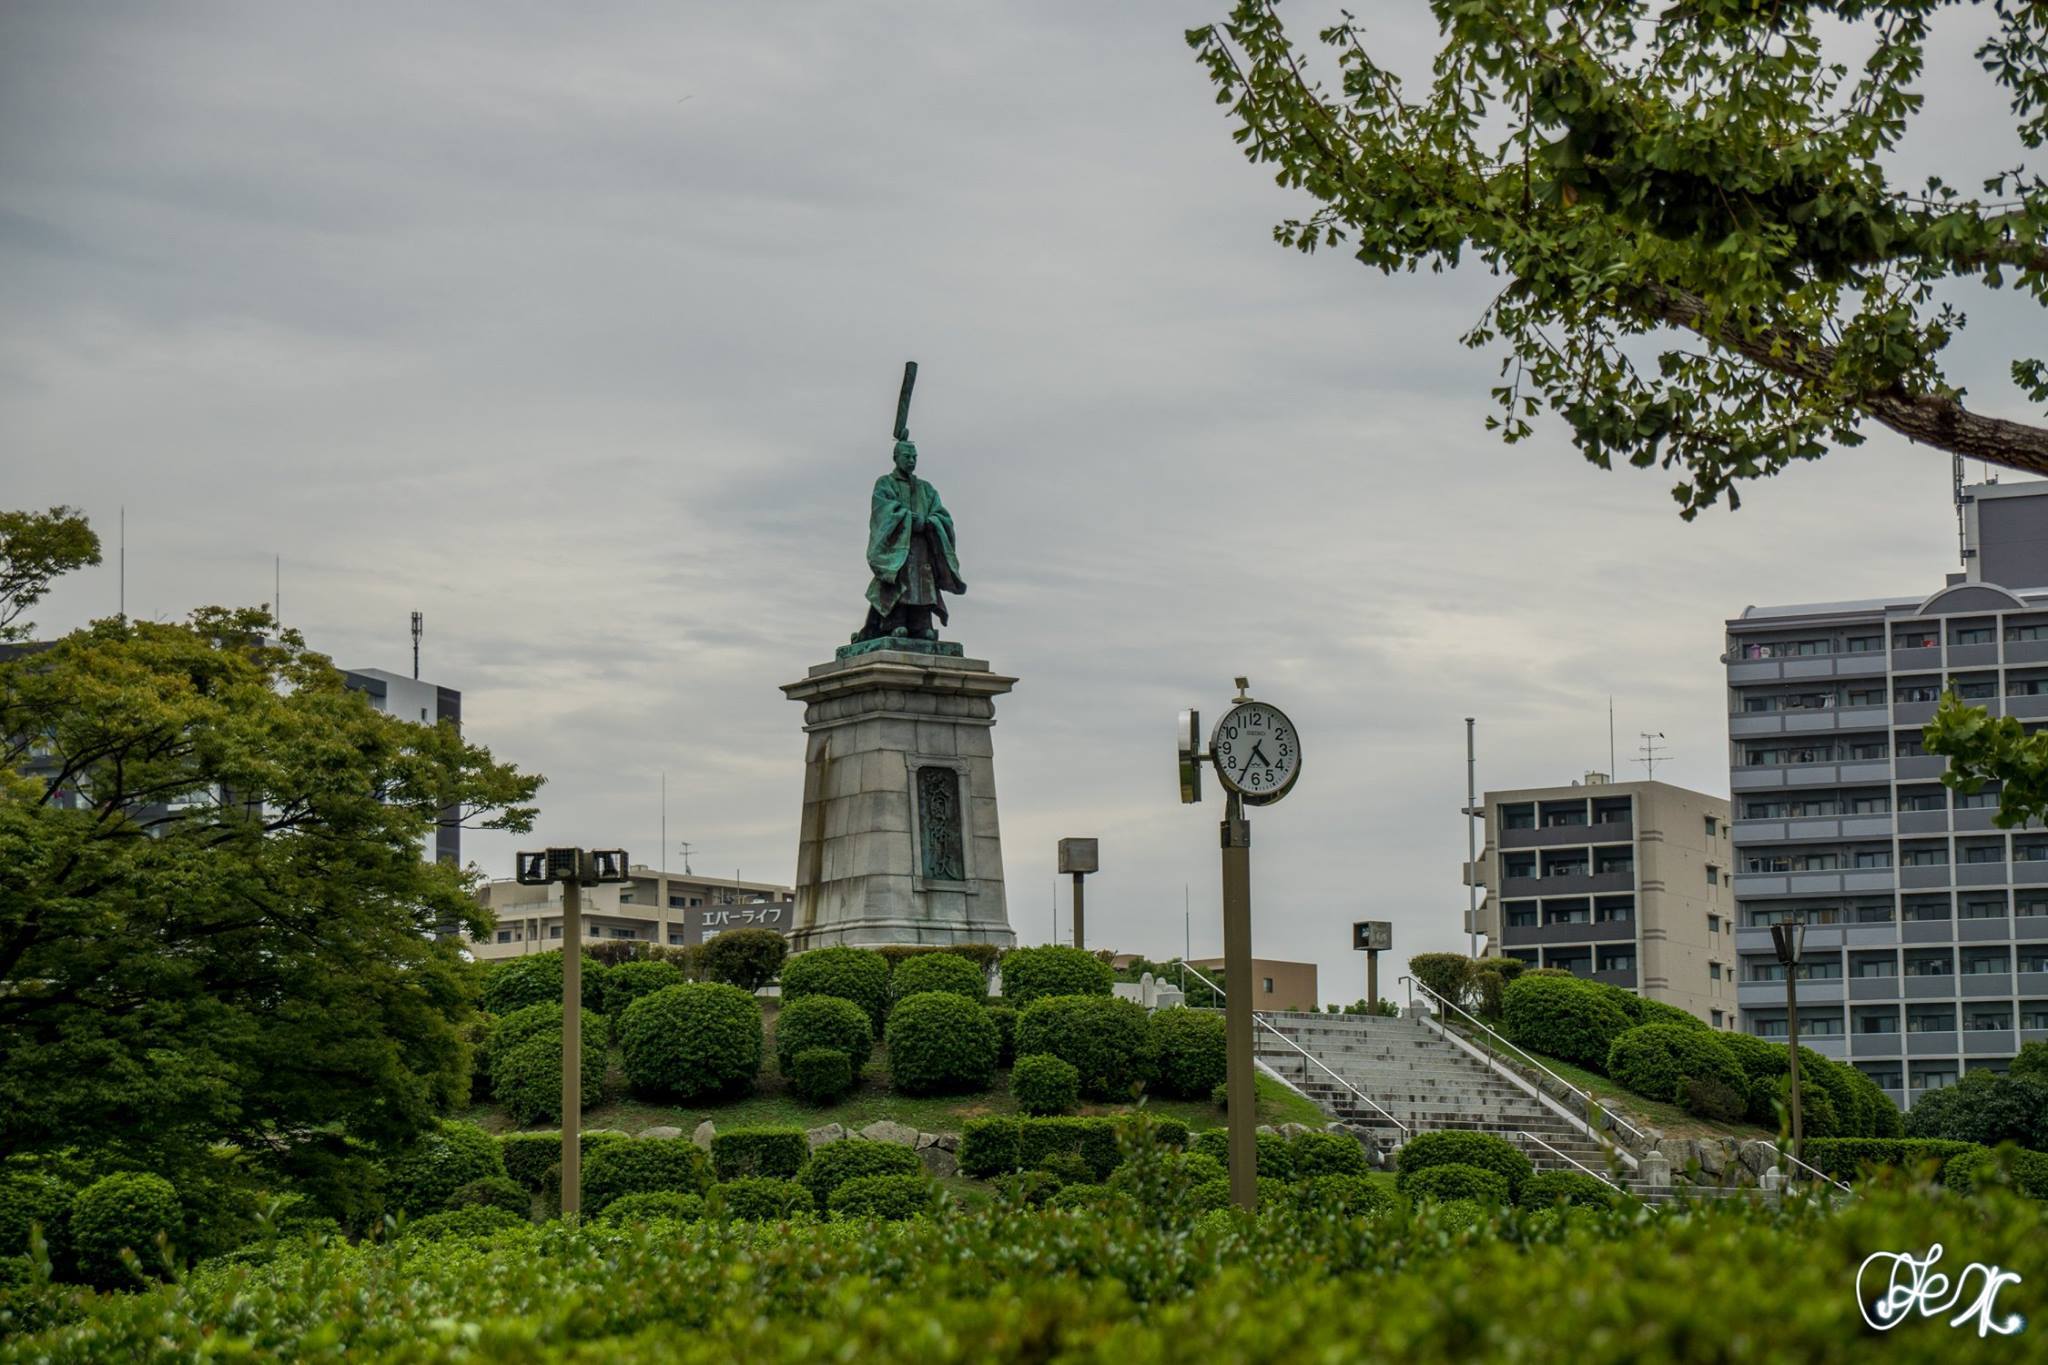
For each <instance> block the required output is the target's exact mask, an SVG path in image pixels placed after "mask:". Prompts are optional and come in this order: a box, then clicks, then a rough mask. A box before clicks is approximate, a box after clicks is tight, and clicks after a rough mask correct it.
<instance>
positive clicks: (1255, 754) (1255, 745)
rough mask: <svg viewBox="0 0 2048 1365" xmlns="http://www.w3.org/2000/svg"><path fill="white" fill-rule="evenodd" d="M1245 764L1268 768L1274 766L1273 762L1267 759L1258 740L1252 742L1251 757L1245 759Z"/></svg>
mask: <svg viewBox="0 0 2048 1365" xmlns="http://www.w3.org/2000/svg"><path fill="white" fill-rule="evenodd" d="M1245 762H1247V763H1258V764H1262V765H1264V766H1265V767H1268V768H1270V767H1272V766H1273V760H1272V759H1270V758H1267V757H1266V751H1265V750H1264V749H1262V748H1260V747H1259V741H1258V740H1253V741H1252V752H1251V756H1250V757H1249V758H1247V759H1245Z"/></svg>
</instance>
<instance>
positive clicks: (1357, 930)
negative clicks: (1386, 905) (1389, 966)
mask: <svg viewBox="0 0 2048 1365" xmlns="http://www.w3.org/2000/svg"><path fill="white" fill-rule="evenodd" d="M1393 946H1394V924H1393V921H1392V920H1384V919H1362V920H1357V921H1354V922H1353V923H1352V925H1351V947H1352V949H1353V950H1354V951H1357V952H1361V953H1364V954H1365V1012H1366V1013H1367V1014H1378V1013H1379V1012H1380V954H1381V953H1383V952H1386V951H1388V950H1389V949H1391V948H1392V947H1393Z"/></svg>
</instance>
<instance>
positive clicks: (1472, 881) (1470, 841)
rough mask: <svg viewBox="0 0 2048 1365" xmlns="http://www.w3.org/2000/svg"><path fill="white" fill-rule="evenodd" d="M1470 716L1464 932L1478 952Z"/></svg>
mask: <svg viewBox="0 0 2048 1365" xmlns="http://www.w3.org/2000/svg"><path fill="white" fill-rule="evenodd" d="M1472 725H1473V720H1472V717H1470V716H1467V717H1465V932H1466V934H1467V936H1468V938H1469V945H1468V946H1469V947H1470V949H1471V952H1470V956H1472V957H1478V956H1479V829H1478V826H1477V825H1475V824H1474V823H1473V822H1474V821H1476V820H1477V819H1478V818H1479V778H1478V773H1479V765H1478V760H1477V759H1476V758H1475V757H1474V752H1475V751H1474V749H1473V745H1472Z"/></svg>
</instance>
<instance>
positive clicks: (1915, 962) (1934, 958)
mask: <svg viewBox="0 0 2048 1365" xmlns="http://www.w3.org/2000/svg"><path fill="white" fill-rule="evenodd" d="M1906 975H1907V976H1953V975H1955V959H1954V958H1952V957H1950V956H1949V955H1948V954H1947V953H1935V954H1915V955H1914V956H1911V957H1908V958H1907V959H1906Z"/></svg>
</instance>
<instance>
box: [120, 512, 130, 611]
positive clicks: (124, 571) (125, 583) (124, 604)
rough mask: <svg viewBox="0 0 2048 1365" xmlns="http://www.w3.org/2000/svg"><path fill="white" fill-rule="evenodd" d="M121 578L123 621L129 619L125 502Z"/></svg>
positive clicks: (122, 518)
mask: <svg viewBox="0 0 2048 1365" xmlns="http://www.w3.org/2000/svg"><path fill="white" fill-rule="evenodd" d="M120 579H121V586H120V590H119V600H120V603H121V607H120V611H121V619H122V620H123V621H126V620H127V619H128V504H127V503H125V502H124V503H122V504H121V569H120Z"/></svg>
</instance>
